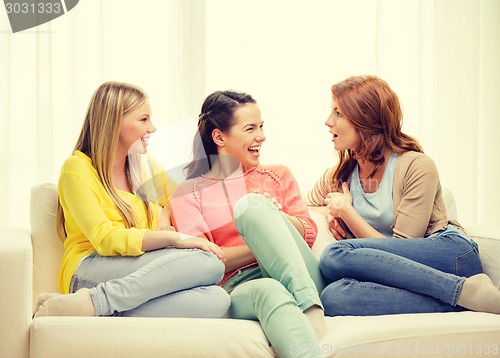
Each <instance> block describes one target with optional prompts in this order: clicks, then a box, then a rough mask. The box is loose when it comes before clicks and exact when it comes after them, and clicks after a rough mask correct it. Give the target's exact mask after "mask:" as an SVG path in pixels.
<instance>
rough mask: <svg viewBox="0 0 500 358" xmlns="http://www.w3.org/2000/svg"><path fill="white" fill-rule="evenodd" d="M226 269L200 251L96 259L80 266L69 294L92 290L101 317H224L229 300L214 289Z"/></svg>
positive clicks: (89, 259) (216, 288) (216, 259)
mask: <svg viewBox="0 0 500 358" xmlns="http://www.w3.org/2000/svg"><path fill="white" fill-rule="evenodd" d="M223 274H224V264H223V263H222V262H221V261H220V260H219V259H218V258H217V257H216V256H215V255H214V254H211V253H207V252H204V251H201V250H198V249H170V248H169V249H161V250H155V251H148V252H146V253H144V254H143V255H141V256H100V255H98V254H97V253H93V254H91V255H89V256H88V257H87V258H85V259H84V260H83V261H82V262H81V263H80V265H79V266H78V268H77V270H76V271H75V274H74V275H73V277H72V279H71V283H70V292H76V291H77V290H79V289H80V288H84V287H85V288H89V289H90V296H91V298H92V302H93V303H94V308H95V311H96V315H97V316H129V317H132V316H134V317H207V318H219V317H222V316H224V314H225V313H226V311H227V309H228V307H229V296H228V294H227V293H226V292H225V291H224V290H223V289H222V288H221V287H218V286H216V284H217V283H218V282H219V281H220V280H221V279H222V276H223Z"/></svg>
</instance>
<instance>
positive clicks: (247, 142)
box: [216, 103, 266, 171]
mask: <svg viewBox="0 0 500 358" xmlns="http://www.w3.org/2000/svg"><path fill="white" fill-rule="evenodd" d="M233 120H234V121H233V125H232V126H231V128H230V129H229V131H228V132H226V133H224V132H220V138H219V139H218V140H217V141H216V143H217V145H218V154H219V155H220V156H222V155H228V156H231V157H233V158H236V159H238V160H239V161H240V163H241V166H242V167H243V170H244V171H246V170H249V169H250V168H253V167H256V166H257V165H259V156H260V149H261V147H262V143H263V142H264V141H265V140H266V136H265V134H264V131H263V126H264V122H263V121H262V117H261V114H260V109H259V107H258V106H257V105H256V104H255V103H248V104H244V105H242V106H240V107H239V108H238V109H237V110H236V111H235V112H234V114H233Z"/></svg>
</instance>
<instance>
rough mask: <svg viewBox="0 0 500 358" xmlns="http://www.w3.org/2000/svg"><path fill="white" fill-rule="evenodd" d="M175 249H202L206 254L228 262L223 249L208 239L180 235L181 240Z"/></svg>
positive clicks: (176, 243)
mask: <svg viewBox="0 0 500 358" xmlns="http://www.w3.org/2000/svg"><path fill="white" fill-rule="evenodd" d="M174 247H175V248H177V249H200V250H203V251H206V252H211V253H213V254H215V255H216V256H217V257H218V258H219V259H221V260H222V261H226V258H225V256H224V253H223V252H222V249H221V248H220V247H219V246H218V245H216V244H214V243H213V242H210V241H208V240H207V239H202V238H199V237H194V236H188V235H184V234H180V238H179V240H177V241H176V242H175V244H174Z"/></svg>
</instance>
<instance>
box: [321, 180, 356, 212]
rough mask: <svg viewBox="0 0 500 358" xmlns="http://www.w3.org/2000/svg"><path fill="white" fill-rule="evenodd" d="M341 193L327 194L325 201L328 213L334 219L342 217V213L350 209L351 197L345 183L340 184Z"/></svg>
mask: <svg viewBox="0 0 500 358" xmlns="http://www.w3.org/2000/svg"><path fill="white" fill-rule="evenodd" d="M342 190H343V193H338V192H335V193H329V194H328V195H327V196H328V197H327V198H326V199H325V203H326V205H327V206H328V211H329V212H330V215H331V216H333V217H334V218H340V217H342V214H343V213H344V211H345V210H346V209H348V208H350V207H352V195H351V192H350V191H349V186H348V185H347V183H345V182H344V183H342Z"/></svg>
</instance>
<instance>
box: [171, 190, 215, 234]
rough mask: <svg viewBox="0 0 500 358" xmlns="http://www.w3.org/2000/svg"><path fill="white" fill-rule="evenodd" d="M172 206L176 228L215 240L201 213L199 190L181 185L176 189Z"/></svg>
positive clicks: (173, 221)
mask: <svg viewBox="0 0 500 358" xmlns="http://www.w3.org/2000/svg"><path fill="white" fill-rule="evenodd" d="M186 184H187V183H186ZM170 206H171V208H172V223H173V225H174V227H175V230H177V231H178V232H181V233H184V234H187V235H191V236H196V237H201V238H205V239H208V240H209V241H212V242H214V239H213V237H212V233H211V232H210V229H209V227H208V225H207V223H206V222H205V220H204V219H203V215H202V213H201V203H200V200H199V197H198V192H196V191H194V190H192V188H191V187H190V186H189V185H181V186H179V187H177V189H176V190H175V192H174V194H173V196H172V199H171V200H170Z"/></svg>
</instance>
